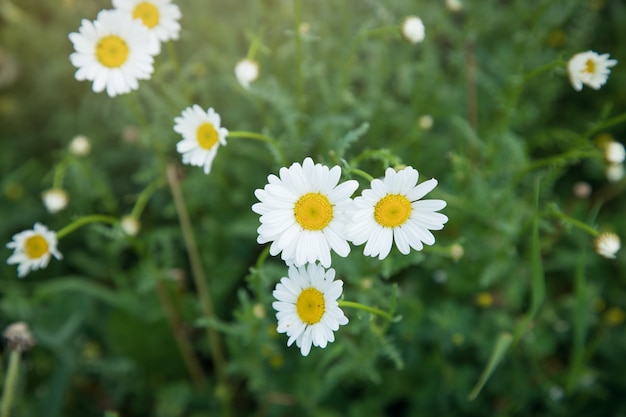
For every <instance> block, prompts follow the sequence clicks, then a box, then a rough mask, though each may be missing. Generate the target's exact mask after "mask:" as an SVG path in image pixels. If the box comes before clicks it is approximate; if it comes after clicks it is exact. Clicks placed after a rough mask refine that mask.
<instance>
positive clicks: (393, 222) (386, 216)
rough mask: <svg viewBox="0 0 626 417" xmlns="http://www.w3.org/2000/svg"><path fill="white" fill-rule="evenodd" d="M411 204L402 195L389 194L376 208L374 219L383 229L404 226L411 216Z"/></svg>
mask: <svg viewBox="0 0 626 417" xmlns="http://www.w3.org/2000/svg"><path fill="white" fill-rule="evenodd" d="M411 210H412V209H411V202H410V201H409V199H408V198H406V197H405V196H403V195H400V194H387V195H386V196H385V197H383V198H381V199H380V200H379V201H378V203H376V206H374V219H376V221H377V222H378V224H380V225H381V226H383V227H396V226H400V225H401V224H404V222H406V221H407V220H408V219H409V216H410V215H411Z"/></svg>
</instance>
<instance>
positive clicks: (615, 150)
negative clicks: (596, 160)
mask: <svg viewBox="0 0 626 417" xmlns="http://www.w3.org/2000/svg"><path fill="white" fill-rule="evenodd" d="M604 157H605V158H606V160H607V161H608V162H610V163H612V164H621V163H622V162H624V159H625V158H626V150H624V145H622V144H621V143H619V142H616V141H614V140H612V141H611V142H609V143H607V144H606V147H605V148H604Z"/></svg>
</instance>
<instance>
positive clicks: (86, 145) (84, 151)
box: [69, 135, 91, 156]
mask: <svg viewBox="0 0 626 417" xmlns="http://www.w3.org/2000/svg"><path fill="white" fill-rule="evenodd" d="M69 150H70V152H71V153H72V154H74V155H76V156H85V155H89V152H91V141H90V140H89V138H88V137H87V136H83V135H78V136H74V138H73V139H72V141H71V142H70V145H69Z"/></svg>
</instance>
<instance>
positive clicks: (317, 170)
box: [252, 158, 448, 356]
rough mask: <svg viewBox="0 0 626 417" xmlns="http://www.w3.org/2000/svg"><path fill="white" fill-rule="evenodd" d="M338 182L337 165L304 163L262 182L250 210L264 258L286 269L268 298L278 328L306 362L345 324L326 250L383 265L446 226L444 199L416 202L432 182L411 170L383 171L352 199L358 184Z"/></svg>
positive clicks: (421, 245) (426, 241) (337, 284)
mask: <svg viewBox="0 0 626 417" xmlns="http://www.w3.org/2000/svg"><path fill="white" fill-rule="evenodd" d="M340 178H341V168H340V167H339V166H334V167H332V168H330V167H328V166H325V165H322V164H319V163H317V164H316V163H314V162H313V160H312V159H311V158H306V159H304V161H303V162H302V164H300V163H297V162H296V163H294V164H292V165H291V166H290V167H288V168H287V167H283V168H281V169H280V171H279V175H278V176H276V175H273V174H272V175H270V176H268V179H267V180H268V183H267V184H266V185H265V187H264V188H263V189H258V190H256V192H255V195H256V197H257V199H258V200H259V202H258V203H256V204H254V205H253V206H252V210H253V211H254V212H255V213H257V214H259V215H260V216H261V217H260V221H261V225H260V226H259V228H258V238H257V241H258V243H260V244H265V243H271V245H270V248H269V253H270V254H271V255H273V256H276V255H279V254H280V256H281V259H282V260H283V261H285V263H286V264H287V265H288V266H289V276H288V277H283V278H282V279H281V281H280V283H279V284H278V285H277V286H276V289H275V290H274V294H273V295H274V297H275V298H276V299H277V300H278V301H276V302H274V303H273V307H274V309H276V310H277V311H278V313H277V315H276V317H277V319H278V329H277V330H278V332H280V333H286V334H287V336H289V340H288V342H287V344H288V345H291V344H292V343H294V342H295V343H296V345H297V346H298V347H299V348H300V351H301V353H302V355H305V356H306V355H308V353H309V351H310V349H311V345H314V346H319V347H322V348H323V347H325V346H326V344H327V342H332V341H333V340H334V336H333V333H332V332H333V331H335V330H337V329H338V328H339V325H343V324H347V323H348V319H347V318H346V317H345V316H344V315H343V312H342V311H341V309H340V308H339V307H338V304H337V301H336V300H337V298H338V297H339V296H341V292H342V291H341V289H342V286H343V282H342V281H340V280H338V281H335V280H334V277H335V270H334V269H333V268H330V265H331V252H334V253H335V254H337V255H339V256H341V257H346V256H348V254H349V253H350V250H351V247H350V244H353V245H357V246H358V245H365V246H364V249H363V253H364V254H365V255H366V256H372V257H378V259H381V260H382V259H385V258H386V257H387V256H388V255H389V253H390V252H391V249H392V247H393V246H394V244H395V246H396V247H397V249H398V250H399V251H400V252H401V253H402V254H405V255H406V254H408V253H409V252H410V250H411V249H414V250H418V251H419V250H422V249H423V248H424V245H432V244H434V243H435V237H434V235H433V234H432V232H431V230H441V229H443V225H444V224H445V223H446V222H447V221H448V217H447V216H446V215H444V214H441V213H438V211H439V210H441V209H443V208H444V207H445V206H446V202H445V201H443V200H431V199H423V197H425V196H426V194H428V193H429V192H430V191H432V190H433V189H434V188H435V187H436V186H437V180H435V179H434V178H433V179H429V180H427V181H424V182H422V183H420V184H418V178H419V173H418V171H417V170H416V169H414V168H412V167H406V168H403V169H401V170H399V171H396V170H395V169H393V168H388V169H387V170H386V171H385V176H384V178H382V179H374V180H372V181H371V184H370V188H368V189H365V190H363V192H362V193H361V195H360V196H358V197H356V198H354V199H352V194H353V193H354V192H355V191H356V190H357V188H358V186H359V184H358V182H357V181H355V180H347V181H343V182H340ZM326 268H329V269H326Z"/></svg>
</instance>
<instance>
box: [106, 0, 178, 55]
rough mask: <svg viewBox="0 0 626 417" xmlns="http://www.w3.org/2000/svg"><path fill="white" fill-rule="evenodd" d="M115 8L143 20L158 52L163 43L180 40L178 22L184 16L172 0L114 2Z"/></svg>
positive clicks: (114, 0) (116, 0) (126, 0)
mask: <svg viewBox="0 0 626 417" xmlns="http://www.w3.org/2000/svg"><path fill="white" fill-rule="evenodd" d="M113 7H115V8H116V9H117V10H121V11H123V12H125V13H127V14H129V15H130V16H132V18H133V19H139V20H141V22H142V23H143V24H144V25H145V26H146V27H147V28H148V29H149V30H150V33H152V34H153V35H154V38H155V40H156V43H157V50H158V51H160V49H161V42H167V41H169V40H177V39H178V34H179V32H180V23H178V21H179V20H180V18H181V17H182V14H181V12H180V9H179V8H178V6H177V5H175V4H172V2H171V1H170V0H149V1H146V0H113ZM157 53H158V52H157Z"/></svg>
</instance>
